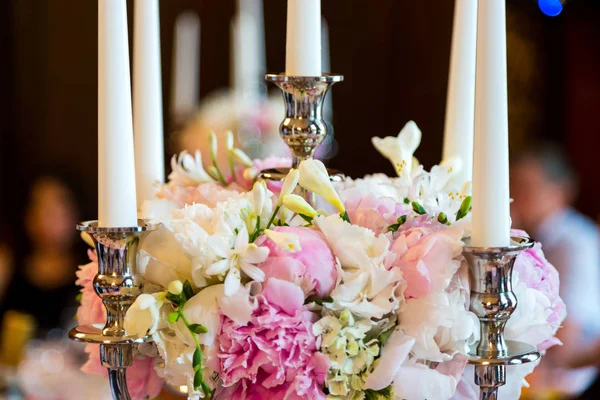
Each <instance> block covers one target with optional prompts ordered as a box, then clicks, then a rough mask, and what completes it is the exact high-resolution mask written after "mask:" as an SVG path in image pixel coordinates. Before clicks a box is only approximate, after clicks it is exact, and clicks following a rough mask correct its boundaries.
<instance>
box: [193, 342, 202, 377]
mask: <svg viewBox="0 0 600 400" xmlns="http://www.w3.org/2000/svg"><path fill="white" fill-rule="evenodd" d="M192 365H193V366H194V371H198V369H200V368H201V367H202V350H200V347H196V351H194V356H193V357H192Z"/></svg>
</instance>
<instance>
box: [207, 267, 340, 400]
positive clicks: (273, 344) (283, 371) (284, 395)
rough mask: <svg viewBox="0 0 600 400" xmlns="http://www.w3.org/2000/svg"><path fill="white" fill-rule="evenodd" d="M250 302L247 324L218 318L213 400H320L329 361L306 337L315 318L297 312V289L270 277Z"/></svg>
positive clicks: (310, 337) (313, 340)
mask: <svg viewBox="0 0 600 400" xmlns="http://www.w3.org/2000/svg"><path fill="white" fill-rule="evenodd" d="M270 285H274V286H275V287H271V288H269V286H270ZM271 295H273V296H271ZM256 299H257V302H258V307H257V308H256V309H255V310H254V312H253V314H252V319H251V320H250V322H249V323H248V324H247V325H245V326H241V325H238V324H236V323H235V322H234V321H233V320H231V319H229V318H227V317H225V316H224V317H223V325H222V328H221V333H220V334H219V336H218V338H217V348H216V349H215V352H216V357H217V359H218V361H219V367H220V368H219V369H220V371H218V372H219V373H220V376H221V379H222V380H223V388H221V389H219V390H218V392H217V394H216V396H215V397H216V398H229V399H232V400H259V399H281V400H291V399H294V400H295V399H298V400H299V399H323V400H324V399H325V394H324V393H323V390H322V387H323V384H324V382H325V376H326V374H327V370H328V369H329V361H328V359H327V357H326V356H325V355H323V354H321V353H320V352H319V351H318V343H317V338H316V337H315V336H314V335H313V333H312V324H313V322H314V321H315V319H316V316H315V314H313V313H311V312H309V311H306V310H305V309H304V308H303V306H302V303H303V301H302V299H303V293H302V291H301V290H300V288H298V287H297V286H295V285H292V284H289V282H286V281H281V280H278V279H275V278H271V279H270V280H269V281H268V282H267V283H266V285H265V295H259V296H257V297H256ZM224 391H226V392H227V395H224V394H222V393H220V392H224ZM224 396H225V397H224Z"/></svg>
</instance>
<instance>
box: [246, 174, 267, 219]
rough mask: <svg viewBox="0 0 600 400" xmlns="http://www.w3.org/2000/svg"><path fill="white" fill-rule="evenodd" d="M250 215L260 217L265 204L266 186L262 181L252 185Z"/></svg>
mask: <svg viewBox="0 0 600 400" xmlns="http://www.w3.org/2000/svg"><path fill="white" fill-rule="evenodd" d="M250 193H251V195H252V200H253V201H252V213H253V214H254V215H256V216H258V215H261V214H262V212H263V209H264V208H265V205H266V202H267V185H266V184H265V183H264V182H263V181H258V182H255V183H254V186H253V187H252V191H251V192H250Z"/></svg>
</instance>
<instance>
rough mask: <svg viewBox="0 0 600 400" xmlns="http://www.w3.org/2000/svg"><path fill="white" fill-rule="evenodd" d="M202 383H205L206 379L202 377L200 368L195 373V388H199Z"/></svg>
mask: <svg viewBox="0 0 600 400" xmlns="http://www.w3.org/2000/svg"><path fill="white" fill-rule="evenodd" d="M202 383H204V379H203V378H202V370H201V369H199V370H198V371H196V373H195V374H194V390H198V389H199V388H200V386H201V385H202Z"/></svg>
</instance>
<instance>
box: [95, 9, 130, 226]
mask: <svg viewBox="0 0 600 400" xmlns="http://www.w3.org/2000/svg"><path fill="white" fill-rule="evenodd" d="M129 79H130V77H129V44H128V36H127V9H126V5H125V0H98V220H99V225H100V226H104V227H131V226H136V225H137V211H136V199H135V167H134V156H133V123H132V119H131V84H130V81H129Z"/></svg>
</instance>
